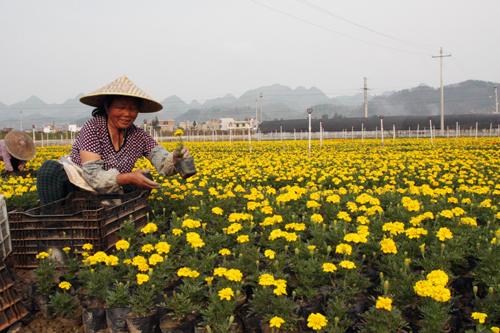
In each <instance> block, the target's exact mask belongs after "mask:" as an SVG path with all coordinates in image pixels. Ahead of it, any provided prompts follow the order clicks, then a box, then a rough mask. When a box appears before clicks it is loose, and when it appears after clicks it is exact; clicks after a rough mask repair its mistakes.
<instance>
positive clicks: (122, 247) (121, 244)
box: [116, 239, 130, 250]
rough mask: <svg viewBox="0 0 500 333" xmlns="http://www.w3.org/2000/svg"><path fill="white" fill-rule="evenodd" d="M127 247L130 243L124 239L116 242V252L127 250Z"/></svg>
mask: <svg viewBox="0 0 500 333" xmlns="http://www.w3.org/2000/svg"><path fill="white" fill-rule="evenodd" d="M129 247H130V243H129V242H127V241H126V240H124V239H122V240H119V241H118V242H116V249H117V250H128V248H129Z"/></svg>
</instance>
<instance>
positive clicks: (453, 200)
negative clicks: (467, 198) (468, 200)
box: [448, 197, 458, 204]
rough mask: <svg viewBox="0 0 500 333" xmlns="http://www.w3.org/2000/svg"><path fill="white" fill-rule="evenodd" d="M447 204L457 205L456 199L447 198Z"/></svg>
mask: <svg viewBox="0 0 500 333" xmlns="http://www.w3.org/2000/svg"><path fill="white" fill-rule="evenodd" d="M448 202H449V203H454V204H457V203H458V199H457V198H455V197H450V198H448Z"/></svg>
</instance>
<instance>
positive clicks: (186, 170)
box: [174, 129, 196, 179]
mask: <svg viewBox="0 0 500 333" xmlns="http://www.w3.org/2000/svg"><path fill="white" fill-rule="evenodd" d="M182 135H184V132H183V131H182V130H181V129H178V130H177V131H175V133H174V136H175V137H177V138H179V144H178V145H177V148H175V151H174V154H176V156H177V157H182V154H181V150H182V148H183V147H184V143H183V142H182ZM174 167H175V170H177V172H179V175H180V176H181V177H182V179H186V178H189V177H191V176H194V175H196V166H195V164H194V158H193V157H188V158H182V160H180V161H179V162H177V163H176V164H175V165H174Z"/></svg>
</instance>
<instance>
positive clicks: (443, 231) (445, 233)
mask: <svg viewBox="0 0 500 333" xmlns="http://www.w3.org/2000/svg"><path fill="white" fill-rule="evenodd" d="M437 237H438V238H439V240H440V241H442V242H444V241H445V240H446V239H447V238H449V239H451V238H453V234H452V232H451V230H450V229H448V228H440V229H439V231H438V232H437Z"/></svg>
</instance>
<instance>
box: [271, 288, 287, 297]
mask: <svg viewBox="0 0 500 333" xmlns="http://www.w3.org/2000/svg"><path fill="white" fill-rule="evenodd" d="M273 293H274V294H275V295H277V296H281V295H288V294H287V293H286V287H276V288H274V290H273Z"/></svg>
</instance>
